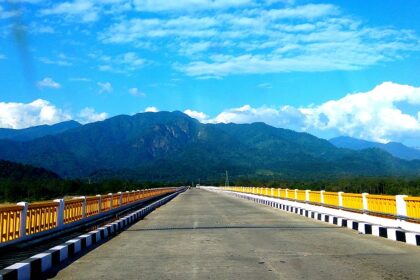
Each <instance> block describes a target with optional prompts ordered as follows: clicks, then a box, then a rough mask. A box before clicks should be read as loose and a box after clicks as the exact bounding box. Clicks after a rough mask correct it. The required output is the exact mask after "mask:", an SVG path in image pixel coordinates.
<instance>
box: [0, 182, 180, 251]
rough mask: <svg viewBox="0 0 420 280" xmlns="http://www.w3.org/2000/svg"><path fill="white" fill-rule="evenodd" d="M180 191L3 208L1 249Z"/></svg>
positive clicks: (0, 211) (1, 207)
mask: <svg viewBox="0 0 420 280" xmlns="http://www.w3.org/2000/svg"><path fill="white" fill-rule="evenodd" d="M177 190H178V188H159V189H147V190H141V191H140V190H137V191H131V192H118V193H114V194H112V193H109V194H106V195H96V196H87V197H84V196H82V197H75V198H71V199H56V200H54V201H43V202H35V203H27V202H19V203H18V204H17V205H5V206H0V247H1V246H3V245H5V244H9V243H11V242H17V241H19V240H25V239H28V238H30V237H31V236H33V235H35V234H39V233H48V232H49V231H50V230H58V229H60V228H61V227H63V226H71V225H72V224H73V223H83V222H84V221H85V220H86V219H89V218H90V219H95V216H98V215H100V214H101V213H104V212H108V211H110V210H114V209H121V208H124V207H129V205H132V204H135V203H137V202H139V201H141V200H144V199H146V198H152V197H156V196H160V195H164V194H167V193H173V192H175V191H177Z"/></svg>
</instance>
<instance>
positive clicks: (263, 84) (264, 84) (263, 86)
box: [257, 83, 273, 89]
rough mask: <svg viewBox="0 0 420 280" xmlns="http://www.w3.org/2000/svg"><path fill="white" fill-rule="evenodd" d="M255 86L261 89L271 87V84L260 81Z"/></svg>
mask: <svg viewBox="0 0 420 280" xmlns="http://www.w3.org/2000/svg"><path fill="white" fill-rule="evenodd" d="M257 87H259V88H262V89H270V88H273V86H272V85H271V84H270V83H261V84H258V85H257Z"/></svg>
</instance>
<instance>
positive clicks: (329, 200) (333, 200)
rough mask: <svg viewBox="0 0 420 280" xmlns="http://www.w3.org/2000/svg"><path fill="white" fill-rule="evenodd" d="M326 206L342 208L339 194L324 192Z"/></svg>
mask: <svg viewBox="0 0 420 280" xmlns="http://www.w3.org/2000/svg"><path fill="white" fill-rule="evenodd" d="M324 204H327V205H331V206H337V207H338V206H340V204H339V201H338V193H336V192H324Z"/></svg>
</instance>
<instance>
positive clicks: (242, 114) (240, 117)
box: [208, 105, 304, 130]
mask: <svg viewBox="0 0 420 280" xmlns="http://www.w3.org/2000/svg"><path fill="white" fill-rule="evenodd" d="M303 120H304V116H303V115H302V113H301V112H300V111H299V110H298V109H296V108H294V107H292V106H283V107H281V108H279V109H275V108H269V107H260V108H252V107H251V106H250V105H244V106H242V107H239V108H233V109H228V110H225V111H223V112H222V113H220V114H218V115H217V116H216V117H215V118H213V119H210V120H209V121H208V122H211V123H230V122H233V123H253V122H265V123H267V124H269V125H272V126H276V127H287V128H290V129H296V130H301V129H302V126H303V125H304V122H303Z"/></svg>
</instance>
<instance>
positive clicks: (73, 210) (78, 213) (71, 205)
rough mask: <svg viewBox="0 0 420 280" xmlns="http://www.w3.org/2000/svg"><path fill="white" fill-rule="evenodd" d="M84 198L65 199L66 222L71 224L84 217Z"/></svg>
mask: <svg viewBox="0 0 420 280" xmlns="http://www.w3.org/2000/svg"><path fill="white" fill-rule="evenodd" d="M84 201H85V200H84V199H83V198H76V199H71V200H65V203H64V223H65V224H69V223H72V222H75V221H78V220H81V219H82V218H83V202H84Z"/></svg>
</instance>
